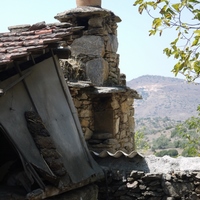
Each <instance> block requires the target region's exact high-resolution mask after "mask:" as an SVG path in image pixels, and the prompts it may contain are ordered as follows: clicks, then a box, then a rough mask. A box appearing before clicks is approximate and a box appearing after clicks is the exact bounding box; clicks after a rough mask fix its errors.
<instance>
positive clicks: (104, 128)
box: [94, 96, 114, 134]
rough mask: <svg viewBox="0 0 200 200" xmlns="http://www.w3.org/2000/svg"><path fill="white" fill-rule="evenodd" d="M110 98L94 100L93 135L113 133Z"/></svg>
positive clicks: (112, 114) (112, 113)
mask: <svg viewBox="0 0 200 200" xmlns="http://www.w3.org/2000/svg"><path fill="white" fill-rule="evenodd" d="M111 102H112V99H111V96H103V97H98V98H95V100H94V134H95V133H112V134H113V132H114V128H113V124H114V123H113V121H114V112H113V109H112V108H111Z"/></svg>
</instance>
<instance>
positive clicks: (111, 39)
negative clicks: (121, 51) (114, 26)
mask: <svg viewBox="0 0 200 200" xmlns="http://www.w3.org/2000/svg"><path fill="white" fill-rule="evenodd" d="M117 50H118V40H117V36H116V35H109V36H108V41H107V45H106V51H109V52H114V53H116V52H117Z"/></svg>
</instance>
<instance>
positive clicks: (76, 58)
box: [55, 6, 121, 86]
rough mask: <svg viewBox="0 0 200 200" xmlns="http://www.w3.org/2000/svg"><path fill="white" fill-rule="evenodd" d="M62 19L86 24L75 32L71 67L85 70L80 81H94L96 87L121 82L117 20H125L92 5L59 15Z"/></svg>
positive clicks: (71, 45)
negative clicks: (80, 30)
mask: <svg viewBox="0 0 200 200" xmlns="http://www.w3.org/2000/svg"><path fill="white" fill-rule="evenodd" d="M55 18H56V19H58V20H59V21H60V22H67V23H71V24H72V25H73V26H83V30H82V32H81V33H80V32H78V33H77V34H75V35H73V37H72V40H71V44H69V45H70V48H71V59H69V60H68V61H67V62H68V64H67V65H68V66H73V68H74V66H75V68H76V69H75V71H81V77H78V75H77V77H76V78H77V79H78V80H90V81H91V82H92V83H93V84H94V85H96V86H116V85H119V84H120V70H119V67H118V65H119V55H118V54H117V50H118V40H117V27H118V26H117V23H118V22H120V21H121V19H120V18H119V17H118V16H116V15H115V14H114V13H113V12H111V11H109V10H106V9H102V8H98V7H92V6H82V7H77V8H75V9H72V10H69V11H65V12H63V13H59V14H57V16H55Z"/></svg>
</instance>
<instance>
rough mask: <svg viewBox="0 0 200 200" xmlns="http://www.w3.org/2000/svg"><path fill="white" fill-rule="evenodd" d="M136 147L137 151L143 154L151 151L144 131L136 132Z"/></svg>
mask: <svg viewBox="0 0 200 200" xmlns="http://www.w3.org/2000/svg"><path fill="white" fill-rule="evenodd" d="M135 145H136V149H137V150H140V151H142V152H144V151H146V150H148V149H149V144H148V142H147V141H146V139H145V137H144V130H142V129H141V130H138V131H136V132H135Z"/></svg>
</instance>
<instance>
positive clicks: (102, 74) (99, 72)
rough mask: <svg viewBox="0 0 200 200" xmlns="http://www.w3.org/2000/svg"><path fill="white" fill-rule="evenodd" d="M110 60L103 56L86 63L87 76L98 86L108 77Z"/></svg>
mask: <svg viewBox="0 0 200 200" xmlns="http://www.w3.org/2000/svg"><path fill="white" fill-rule="evenodd" d="M108 73H109V67H108V62H107V61H105V60H104V59H103V58H96V59H93V60H90V61H88V62H87V63H86V76H87V78H88V79H90V80H91V82H92V83H93V84H95V85H97V86H101V85H103V84H104V82H105V81H106V80H107V78H108Z"/></svg>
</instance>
